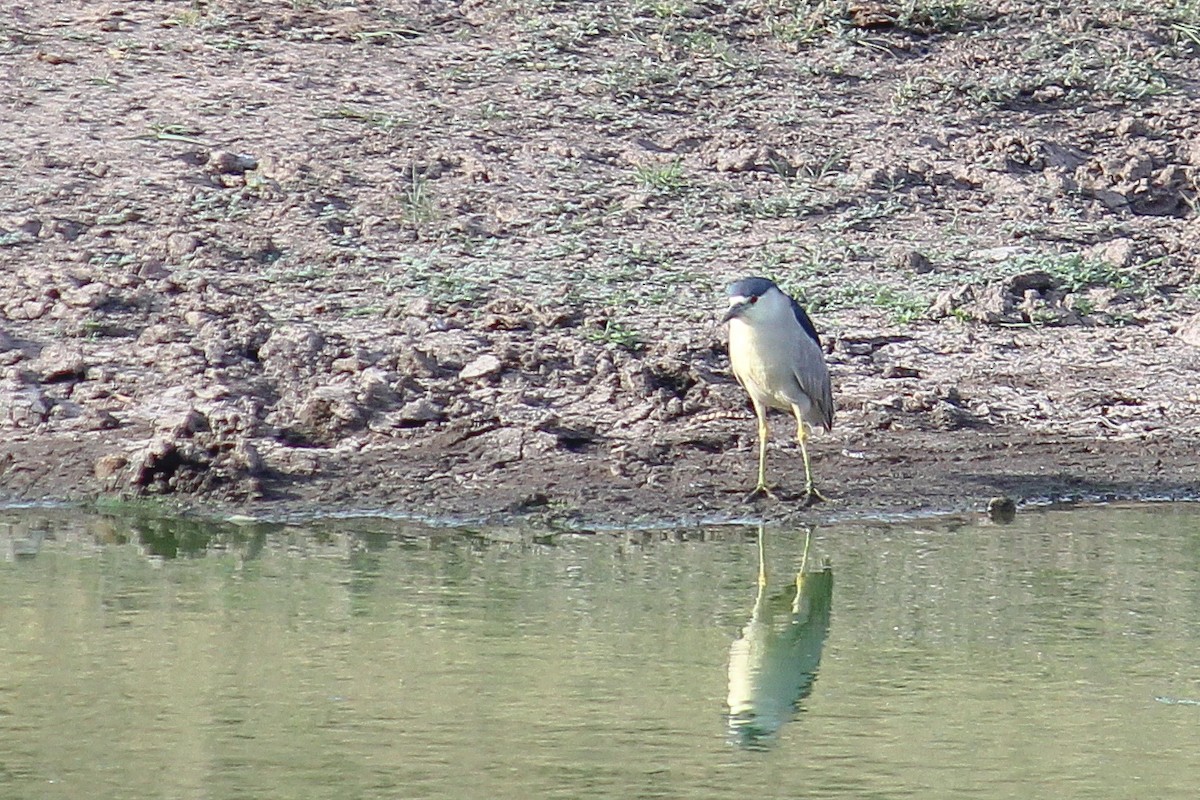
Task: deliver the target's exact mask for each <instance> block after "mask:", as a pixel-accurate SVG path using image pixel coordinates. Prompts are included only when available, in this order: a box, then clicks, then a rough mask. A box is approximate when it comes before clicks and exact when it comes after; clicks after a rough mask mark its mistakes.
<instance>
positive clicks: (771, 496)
mask: <svg viewBox="0 0 1200 800" xmlns="http://www.w3.org/2000/svg"><path fill="white" fill-rule="evenodd" d="M763 498H766V499H768V500H778V499H779V498H778V497H776V496H775V493H774V492H772V491H771V490H770V489H768V488H767V487H766V484H762V483H760V484H759V485H758V486H756V487H754V491H753V492H751V493H750V494H748V495H746V502H747V503H753V502H754V501H755V500H761V499H763Z"/></svg>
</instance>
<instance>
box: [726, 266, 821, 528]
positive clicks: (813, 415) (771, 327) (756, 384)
mask: <svg viewBox="0 0 1200 800" xmlns="http://www.w3.org/2000/svg"><path fill="white" fill-rule="evenodd" d="M722 321H723V322H728V323H729V363H730V365H731V366H732V367H733V374H734V377H736V378H737V379H738V383H740V384H741V385H742V388H744V389H745V390H746V393H747V394H749V395H750V402H751V403H752V404H753V405H754V414H755V416H756V417H758V485H757V486H755V487H754V491H753V492H751V493H750V497H752V498H753V497H758V496H760V495H764V494H765V495H771V490H770V489H768V488H767V433H768V430H767V409H770V408H775V409H779V410H781V411H790V412H791V413H792V415H793V416H795V418H796V440H797V441H798V442H799V443H800V455H801V456H802V457H803V458H804V503H805V505H811V504H813V503H815V502H818V501H820V500H824V499H825V498H824V496H822V495H821V493H820V492H818V491H817V489H816V486H814V485H813V476H812V467H811V466H810V464H809V462H808V448H807V447H806V446H805V440H806V439H807V438H808V426H811V425H821V426H823V427H824V428H825V430H830V429H831V428H832V427H833V388H832V385H831V384H830V381H829V368H828V367H827V366H825V354H824V353H823V352H822V350H821V339H820V337H819V336H818V335H817V329H816V328H815V327H814V326H813V324H812V320H810V319H809V318H808V314H806V313H804V309H803V308H801V307H800V304H799V303H797V302H796V301H795V300H793V299H792V298H791V297H789V296H788V295H786V294H784V293H783V291H782V290H781V289H780V288H779V287H778V286H776V285H775V284H774V283H772V282H771V281H769V280H767V279H766V278H743V279H742V280H740V281H736V282H734V283H732V284H730V286H729V310H728V311H726V312H725V317H724V319H723V320H722Z"/></svg>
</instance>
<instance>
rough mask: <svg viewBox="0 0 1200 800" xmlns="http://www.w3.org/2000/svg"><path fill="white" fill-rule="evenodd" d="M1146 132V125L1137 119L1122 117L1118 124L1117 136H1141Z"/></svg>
mask: <svg viewBox="0 0 1200 800" xmlns="http://www.w3.org/2000/svg"><path fill="white" fill-rule="evenodd" d="M1145 132H1146V125H1145V123H1143V122H1142V121H1141V120H1140V119H1138V118H1137V117H1121V120H1120V122H1118V123H1117V129H1116V134H1117V136H1121V137H1127V136H1141V135H1142V134H1144V133H1145Z"/></svg>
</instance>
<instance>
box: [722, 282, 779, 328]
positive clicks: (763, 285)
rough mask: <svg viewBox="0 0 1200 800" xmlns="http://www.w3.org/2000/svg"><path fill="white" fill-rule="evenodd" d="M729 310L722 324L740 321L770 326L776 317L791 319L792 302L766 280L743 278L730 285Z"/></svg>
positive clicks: (728, 293)
mask: <svg viewBox="0 0 1200 800" xmlns="http://www.w3.org/2000/svg"><path fill="white" fill-rule="evenodd" d="M727 295H728V298H729V308H728V310H726V312H725V316H724V317H722V319H721V321H722V322H729V321H730V320H735V319H736V320H740V321H742V322H744V323H746V324H747V325H758V324H764V323H765V324H770V322H771V321H772V319H773V318H775V317H776V315H779V319H789V318H790V317H791V314H792V301H791V299H790V298H789V297H788V296H787V295H786V294H784V293H783V291H782V290H781V289H780V288H779V287H778V286H776V285H775V284H774V283H773V282H772V281H769V280H767V279H766V278H742V279H741V280H740V281H734V282H733V283H731V284H729V289H728V292H727Z"/></svg>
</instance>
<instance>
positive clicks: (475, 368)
mask: <svg viewBox="0 0 1200 800" xmlns="http://www.w3.org/2000/svg"><path fill="white" fill-rule="evenodd" d="M503 369H504V365H503V364H501V363H500V359H498V358H496V357H495V356H494V355H491V354H490V353H489V354H487V355H483V356H480V357H479V358H476V359H475V360H474V361H472V362H470V363H469V364H467V365H466V366H465V367H463V368H462V370H460V371H459V373H458V379H459V380H462V381H473V380H476V379H478V378H485V377H487V376H489V375H495V374H496V373H498V372H500V371H501V370H503Z"/></svg>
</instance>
